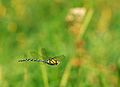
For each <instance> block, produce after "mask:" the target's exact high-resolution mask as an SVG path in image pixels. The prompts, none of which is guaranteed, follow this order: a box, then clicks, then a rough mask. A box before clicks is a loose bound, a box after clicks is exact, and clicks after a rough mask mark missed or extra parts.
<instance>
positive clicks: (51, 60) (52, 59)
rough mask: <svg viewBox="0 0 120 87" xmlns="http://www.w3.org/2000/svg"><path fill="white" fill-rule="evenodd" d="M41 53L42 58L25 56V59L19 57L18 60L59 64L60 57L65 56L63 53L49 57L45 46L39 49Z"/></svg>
mask: <svg viewBox="0 0 120 87" xmlns="http://www.w3.org/2000/svg"><path fill="white" fill-rule="evenodd" d="M41 53H42V58H43V59H34V58H32V59H31V58H27V59H21V60H19V61H18V62H43V63H46V64H48V65H58V64H60V59H62V58H64V57H65V56H64V55H60V56H54V57H49V56H47V53H46V50H45V48H42V49H41Z"/></svg>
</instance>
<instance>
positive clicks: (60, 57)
mask: <svg viewBox="0 0 120 87" xmlns="http://www.w3.org/2000/svg"><path fill="white" fill-rule="evenodd" d="M53 58H55V59H57V60H59V61H60V60H62V59H64V58H65V56H64V55H60V56H55V57H53Z"/></svg>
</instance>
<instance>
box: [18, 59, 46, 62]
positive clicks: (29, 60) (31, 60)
mask: <svg viewBox="0 0 120 87" xmlns="http://www.w3.org/2000/svg"><path fill="white" fill-rule="evenodd" d="M18 62H44V61H43V60H40V59H21V60H19V61H18Z"/></svg>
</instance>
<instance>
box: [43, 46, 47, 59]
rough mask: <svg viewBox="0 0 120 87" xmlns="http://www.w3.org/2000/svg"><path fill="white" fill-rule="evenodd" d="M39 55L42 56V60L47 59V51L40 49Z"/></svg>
mask: <svg viewBox="0 0 120 87" xmlns="http://www.w3.org/2000/svg"><path fill="white" fill-rule="evenodd" d="M41 54H42V57H43V59H47V58H48V55H47V51H46V50H45V48H42V49H41Z"/></svg>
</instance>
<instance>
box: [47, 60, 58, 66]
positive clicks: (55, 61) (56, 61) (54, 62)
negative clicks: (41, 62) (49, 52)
mask: <svg viewBox="0 0 120 87" xmlns="http://www.w3.org/2000/svg"><path fill="white" fill-rule="evenodd" d="M46 63H47V64H49V65H58V64H59V63H60V61H58V60H57V59H55V58H49V59H48V60H46Z"/></svg>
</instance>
